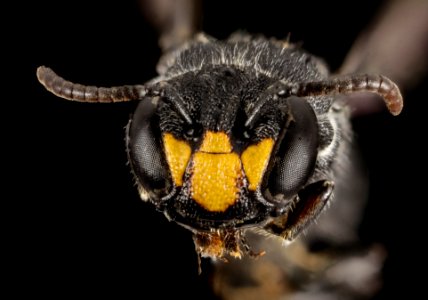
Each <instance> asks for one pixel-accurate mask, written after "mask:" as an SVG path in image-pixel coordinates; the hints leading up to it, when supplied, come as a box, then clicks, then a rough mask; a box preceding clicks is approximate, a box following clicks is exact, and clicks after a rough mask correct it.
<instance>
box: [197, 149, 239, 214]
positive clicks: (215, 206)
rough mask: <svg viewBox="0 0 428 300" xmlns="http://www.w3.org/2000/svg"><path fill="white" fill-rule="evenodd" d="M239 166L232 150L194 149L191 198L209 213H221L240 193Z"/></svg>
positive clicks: (237, 158) (236, 156) (237, 157)
mask: <svg viewBox="0 0 428 300" xmlns="http://www.w3.org/2000/svg"><path fill="white" fill-rule="evenodd" d="M241 181H242V169H241V162H240V161H239V156H238V155H237V154H235V153H227V154H212V153H203V152H197V153H195V155H194V156H193V170H192V178H191V186H192V190H191V193H192V198H193V199H194V200H195V201H196V202H197V203H198V204H199V205H201V206H202V207H203V208H205V209H206V210H208V211H210V212H224V211H225V210H226V209H227V208H228V207H229V206H231V205H233V204H234V203H235V202H236V200H237V198H238V193H239V189H240V188H239V187H240V184H241Z"/></svg>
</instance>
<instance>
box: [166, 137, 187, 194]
mask: <svg viewBox="0 0 428 300" xmlns="http://www.w3.org/2000/svg"><path fill="white" fill-rule="evenodd" d="M163 145H164V147H165V156H166V161H167V162H168V166H169V169H170V171H171V175H172V179H173V180H174V183H175V185H176V186H182V185H183V174H184V171H185V170H186V167H187V164H188V162H189V159H190V154H191V153H192V149H191V148H190V146H189V145H188V144H187V143H186V142H185V141H180V140H177V139H176V138H175V137H174V136H173V135H172V134H170V133H165V134H164V135H163ZM159 151H160V149H159Z"/></svg>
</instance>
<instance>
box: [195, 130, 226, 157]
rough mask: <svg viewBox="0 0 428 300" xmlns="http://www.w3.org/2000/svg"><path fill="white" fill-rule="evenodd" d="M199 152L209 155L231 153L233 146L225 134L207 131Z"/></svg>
mask: <svg viewBox="0 0 428 300" xmlns="http://www.w3.org/2000/svg"><path fill="white" fill-rule="evenodd" d="M199 151H202V152H209V153H230V152H232V145H231V144H230V141H229V137H228V136H227V134H226V133H224V132H213V131H207V132H206V133H205V136H204V140H203V141H202V145H201V148H200V149H199Z"/></svg>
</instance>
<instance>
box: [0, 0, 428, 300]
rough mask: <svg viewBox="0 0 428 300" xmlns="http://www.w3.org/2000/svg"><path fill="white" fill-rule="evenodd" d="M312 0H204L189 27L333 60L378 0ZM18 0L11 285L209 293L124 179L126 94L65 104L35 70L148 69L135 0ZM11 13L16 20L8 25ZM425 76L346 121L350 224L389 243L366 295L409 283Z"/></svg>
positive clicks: (187, 252) (118, 77)
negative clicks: (361, 203) (355, 203)
mask: <svg viewBox="0 0 428 300" xmlns="http://www.w3.org/2000/svg"><path fill="white" fill-rule="evenodd" d="M319 2H320V1H318V2H317V3H318V4H316V5H314V4H310V2H309V1H283V2H281V4H278V3H276V2H274V1H260V2H257V3H255V4H250V3H247V1H233V4H234V7H230V5H231V4H232V1H223V0H222V1H207V2H206V3H205V4H204V5H203V20H202V21H203V22H202V27H203V29H204V30H205V31H206V32H207V33H208V34H210V35H213V36H215V37H217V38H225V37H227V36H228V35H229V34H230V33H231V32H233V31H235V30H237V29H245V30H247V31H248V32H251V33H262V34H265V35H267V36H275V37H277V38H285V37H286V36H287V34H288V33H289V32H290V33H291V40H292V41H293V42H303V47H304V48H306V49H307V50H308V51H310V52H312V53H314V54H316V55H317V56H320V57H323V58H324V59H325V60H326V62H327V63H328V64H329V65H330V66H331V69H332V70H335V69H337V68H338V67H339V66H340V64H341V62H342V61H343V59H344V57H345V55H346V53H347V51H348V50H349V48H350V47H351V45H352V43H353V41H354V40H355V38H356V36H357V35H358V34H359V33H360V31H361V30H362V29H363V28H365V27H366V26H367V25H368V24H369V22H370V21H371V20H372V18H373V17H374V15H375V13H376V12H377V11H378V9H380V8H381V1H379V0H377V1H370V0H360V1H347V2H343V3H342V4H341V5H340V6H338V5H337V4H333V3H323V4H320V3H319ZM22 5H23V7H20V8H18V10H17V12H18V13H17V15H16V17H17V19H15V20H14V21H13V22H11V23H10V24H9V26H6V28H5V29H6V30H7V31H8V32H9V33H10V37H11V38H12V39H11V43H7V44H6V47H5V48H7V49H8V50H12V52H15V53H12V54H11V55H8V56H6V57H5V58H6V63H11V62H12V63H13V64H14V65H15V66H19V67H21V66H23V67H24V69H23V71H22V70H21V71H19V74H15V73H14V72H11V73H10V74H7V75H9V79H12V80H11V81H13V82H11V84H10V85H9V82H8V81H6V83H4V87H12V89H11V90H12V92H13V94H12V95H11V96H10V97H8V99H6V100H3V101H4V102H7V103H8V104H12V105H11V106H10V107H8V108H7V109H5V110H3V116H4V117H3V122H6V124H5V125H4V126H3V128H6V131H7V133H6V134H5V135H4V137H5V140H4V142H5V145H4V148H7V150H11V151H12V154H10V155H8V156H6V157H5V158H6V164H8V163H13V168H12V170H10V172H9V173H8V174H7V175H8V180H7V181H6V184H7V185H6V188H8V187H9V188H12V191H13V193H12V194H9V196H7V197H5V202H6V203H11V204H13V205H12V207H13V208H12V209H11V210H5V212H6V214H7V215H8V217H10V221H8V222H7V226H6V232H8V233H11V234H10V236H11V237H12V240H11V242H10V243H9V242H8V245H10V246H11V250H12V253H11V254H12V255H11V256H10V257H6V258H7V260H8V261H9V262H10V263H11V265H12V268H11V269H10V273H8V277H9V278H10V279H12V282H13V283H14V285H13V290H14V292H15V294H16V295H20V294H23V293H26V294H27V295H28V293H29V294H30V295H32V296H36V295H40V296H45V297H55V298H62V297H63V296H65V295H74V296H76V297H81V296H99V297H103V296H110V295H113V294H116V293H117V294H118V295H121V298H124V297H125V294H127V293H134V294H135V295H136V296H137V297H138V298H152V297H147V294H150V293H152V292H154V293H156V294H157V296H158V297H160V298H163V297H164V296H166V295H171V293H172V294H173V295H175V296H176V297H186V298H196V297H201V298H203V299H207V298H209V297H211V295H210V292H209V285H208V284H209V278H208V274H209V268H210V267H209V265H208V264H207V263H206V262H205V263H204V268H205V270H207V271H206V272H204V273H203V274H202V275H201V276H198V275H197V259H196V254H195V251H194V246H193V242H192V239H191V235H190V233H189V232H188V231H186V230H184V229H182V228H181V227H179V226H177V225H176V224H173V223H169V222H168V221H167V220H166V219H165V218H164V216H163V215H161V214H160V213H158V212H156V211H155V210H154V209H153V208H152V207H151V206H150V205H149V204H147V203H143V202H142V201H141V200H140V199H139V196H138V194H137V191H136V188H135V187H134V186H133V179H132V176H131V175H130V172H129V167H128V166H127V165H126V155H125V143H124V127H125V125H126V124H127V122H128V119H129V116H130V114H131V113H132V112H133V110H134V109H135V107H136V104H137V103H121V104H107V105H101V104H100V105H94V104H82V103H72V102H68V101H64V100H61V99H59V98H57V97H55V96H53V95H52V94H50V93H47V92H46V91H45V90H44V89H43V88H42V86H41V85H39V84H38V82H37V81H36V76H35V71H36V68H37V66H39V65H47V66H49V67H52V68H53V69H54V70H55V71H56V72H57V73H58V74H61V75H62V76H64V77H66V78H67V79H69V80H71V81H74V82H80V83H84V84H88V85H99V86H112V85H122V84H134V83H135V84H136V83H143V82H145V81H147V80H149V79H151V78H153V77H154V76H155V75H156V72H155V66H156V63H157V60H158V58H159V55H160V50H159V48H158V46H157V32H156V31H155V30H154V28H153V27H152V26H151V25H150V23H148V22H147V21H146V20H145V18H144V16H143V14H142V13H141V10H140V7H139V6H138V4H137V1H108V3H105V1H100V0H96V1H83V0H75V1H52V2H48V1H35V2H34V3H32V4H29V5H28V4H26V5H24V4H22ZM17 20H22V23H21V26H22V27H21V28H22V29H19V31H17V32H15V31H13V30H12V29H16V27H15V26H17V23H18V22H16V21H17ZM8 27H10V28H8ZM15 46H18V47H16V48H15ZM16 70H18V68H15V71H16ZM409 72H411V70H409ZM16 83H19V87H15V85H14V84H16ZM426 83H427V81H426V80H425V81H423V82H422V84H420V85H418V86H417V87H416V88H415V89H413V90H409V91H405V100H406V104H405V109H404V111H403V113H402V115H400V116H399V117H392V116H390V115H389V114H388V113H386V112H382V113H376V114H373V115H371V116H366V117H359V118H357V119H355V120H354V126H355V130H356V135H357V138H358V143H359V145H360V147H361V151H362V154H363V157H364V159H365V163H366V164H367V168H368V170H369V174H370V183H371V187H370V202H369V205H368V207H367V212H366V218H365V220H364V222H363V225H362V228H361V235H362V238H363V239H364V240H365V241H367V242H370V241H377V242H380V243H383V244H384V245H385V246H386V248H387V250H388V253H389V256H388V260H387V262H386V265H385V270H384V273H385V276H384V279H385V283H384V288H383V290H382V291H381V292H380V293H379V295H377V299H388V298H390V297H391V296H394V295H396V294H397V293H406V294H413V293H415V294H416V293H417V292H418V290H419V289H420V286H419V285H418V280H417V279H418V276H419V275H417V274H416V273H414V270H415V269H421V268H422V267H423V264H424V261H425V258H424V254H423V253H422V250H420V249H421V248H422V247H421V246H420V245H421V243H422V242H423V240H424V238H425V235H424V232H423V230H422V229H423V227H424V226H425V224H424V222H423V221H424V219H425V218H424V211H423V209H422V205H423V204H424V202H425V201H426V193H425V185H426V183H425V178H426V175H425V172H426V169H425V167H426V163H425V162H426V158H425V154H426V150H427V147H426V146H424V145H422V141H423V140H424V138H425V136H426V132H425V128H426V124H425V120H426V117H425V114H426V112H425V110H426V107H427V104H426V97H427V92H426V90H425V88H426V86H427V85H426ZM350 184H352V183H350ZM6 199H7V200H6ZM9 212H10V213H9ZM422 272H423V269H422ZM422 276H423V275H422ZM15 284H16V286H15ZM159 286H161V287H160V288H159Z"/></svg>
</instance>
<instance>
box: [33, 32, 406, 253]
mask: <svg viewBox="0 0 428 300" xmlns="http://www.w3.org/2000/svg"><path fill="white" fill-rule="evenodd" d="M158 73H159V75H158V76H157V77H156V78H154V79H152V80H150V81H148V82H147V83H145V84H142V85H130V86H118V87H108V88H106V87H95V86H86V85H81V84H76V83H72V82H70V81H66V80H65V79H63V78H61V77H60V76H58V75H57V74H55V73H54V72H53V71H52V70H51V69H49V68H47V67H44V66H42V67H39V68H38V70H37V77H38V79H39V81H40V82H41V83H42V84H43V85H44V86H45V88H46V89H47V90H49V91H50V92H52V93H53V94H55V95H57V96H59V97H62V98H65V99H68V100H74V101H80V102H97V103H111V102H122V101H131V100H136V101H139V104H138V107H137V109H136V111H135V113H134V114H133V116H132V118H131V120H130V121H129V123H128V126H127V129H126V151H127V154H128V160H129V163H130V166H131V170H132V173H133V174H134V177H135V180H136V182H137V186H138V191H139V194H140V196H141V198H142V200H144V201H147V202H150V203H151V204H152V205H153V206H154V208H155V209H157V210H158V211H159V212H162V213H163V214H164V215H165V216H166V218H168V220H170V221H174V222H176V223H177V224H179V225H181V226H183V227H185V228H186V229H188V230H190V231H191V232H192V233H193V239H194V243H195V247H196V251H197V253H198V257H210V258H213V259H221V260H225V259H227V257H236V258H240V257H241V256H244V255H248V256H253V257H257V256H259V255H262V254H263V253H264V252H263V250H262V251H259V252H256V251H253V249H252V247H251V245H249V243H248V242H247V241H246V239H245V233H246V231H247V230H252V229H256V230H259V231H262V232H265V233H266V234H268V235H273V236H279V237H280V238H282V239H283V240H284V241H292V240H294V239H295V238H296V237H297V236H299V234H300V233H301V232H302V231H304V230H305V229H307V228H308V227H309V226H310V225H311V224H313V223H314V221H315V220H316V219H317V218H318V217H319V216H320V214H322V212H323V211H324V210H325V209H326V208H327V207H328V206H329V205H328V204H329V203H330V202H331V201H332V199H333V195H334V186H335V182H336V181H337V180H339V179H340V177H341V174H343V172H345V168H344V166H343V164H344V162H346V160H347V155H348V152H349V145H350V142H351V139H352V132H351V127H350V122H349V119H350V111H349V108H348V107H347V105H346V103H345V102H344V101H343V99H342V97H339V96H341V95H347V94H352V93H360V92H369V93H374V94H377V95H379V96H380V97H381V98H382V99H383V100H384V103H385V104H386V107H387V108H388V110H389V111H390V113H391V114H392V115H398V114H399V113H400V112H401V110H402V107H403V100H402V96H401V94H400V90H399V88H398V87H397V85H396V84H395V83H394V82H392V81H391V80H390V79H388V78H387V77H385V76H382V75H375V74H349V75H340V76H337V77H332V76H330V75H329V73H328V71H327V67H326V66H325V64H324V63H323V62H322V61H321V60H320V59H318V58H317V57H315V56H314V55H311V54H310V53H308V52H306V51H305V50H304V49H301V48H300V47H298V46H296V45H294V44H292V43H290V42H289V41H282V40H276V39H267V38H265V37H253V36H250V35H246V34H242V33H238V34H233V35H232V36H230V37H229V38H228V39H227V40H224V41H220V40H216V39H214V38H212V37H210V36H208V35H206V34H203V33H201V34H198V35H196V36H195V37H194V38H193V39H192V40H191V41H189V42H187V43H185V44H184V45H181V46H180V47H178V48H176V49H174V50H173V51H170V52H167V53H165V54H164V56H163V57H162V58H161V60H160V63H159V65H158ZM336 200H337V201H340V199H336Z"/></svg>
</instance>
